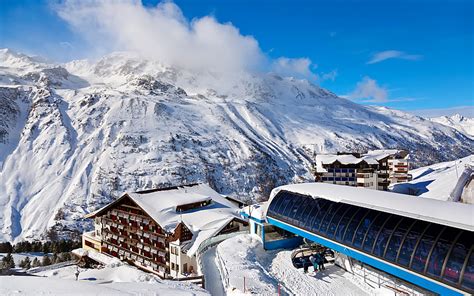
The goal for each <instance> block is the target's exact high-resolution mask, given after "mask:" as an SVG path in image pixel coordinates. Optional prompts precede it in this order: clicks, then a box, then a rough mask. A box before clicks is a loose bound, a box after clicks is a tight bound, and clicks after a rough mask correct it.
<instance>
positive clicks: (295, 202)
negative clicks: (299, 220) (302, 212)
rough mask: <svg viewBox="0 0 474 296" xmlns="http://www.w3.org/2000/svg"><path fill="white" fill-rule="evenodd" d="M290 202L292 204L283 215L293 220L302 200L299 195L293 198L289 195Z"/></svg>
mask: <svg viewBox="0 0 474 296" xmlns="http://www.w3.org/2000/svg"><path fill="white" fill-rule="evenodd" d="M287 198H288V199H289V200H290V204H289V205H288V206H287V207H286V209H285V211H284V212H283V213H282V214H283V215H284V216H285V217H288V218H293V215H294V213H295V212H296V210H297V209H298V207H299V206H300V199H301V197H300V196H299V195H296V196H293V195H288V197H287Z"/></svg>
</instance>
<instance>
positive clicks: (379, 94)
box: [346, 76, 388, 103]
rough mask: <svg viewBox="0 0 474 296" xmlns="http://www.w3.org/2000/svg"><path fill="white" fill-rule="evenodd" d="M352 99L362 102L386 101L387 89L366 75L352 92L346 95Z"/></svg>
mask: <svg viewBox="0 0 474 296" xmlns="http://www.w3.org/2000/svg"><path fill="white" fill-rule="evenodd" d="M346 97H347V98H349V99H353V100H362V101H364V102H372V103H384V102H387V101H388V90H387V88H386V87H383V86H380V85H378V84H377V81H375V80H374V79H372V78H370V77H368V76H366V77H364V78H363V79H362V80H361V81H359V82H358V83H357V85H356V88H355V89H354V91H353V92H352V93H350V94H349V95H347V96H346Z"/></svg>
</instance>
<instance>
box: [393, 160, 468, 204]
mask: <svg viewBox="0 0 474 296" xmlns="http://www.w3.org/2000/svg"><path fill="white" fill-rule="evenodd" d="M473 169H474V155H470V156H467V157H464V158H461V159H458V160H455V161H448V162H442V163H437V164H433V165H430V166H425V167H421V168H418V169H415V170H411V171H410V174H412V176H413V180H412V181H410V182H407V183H399V184H394V185H392V186H391V190H392V191H394V192H398V193H404V194H412V195H418V196H420V197H426V198H434V199H441V200H451V201H461V202H467V203H472V200H471V201H470V199H472V197H471V198H470V199H469V198H468V195H469V194H472V193H469V192H472V190H473V188H472V187H473V186H474V182H471V179H472V176H473V171H474V170H473ZM463 197H464V200H463ZM469 201H470V202H469Z"/></svg>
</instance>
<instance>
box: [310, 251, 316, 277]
mask: <svg viewBox="0 0 474 296" xmlns="http://www.w3.org/2000/svg"><path fill="white" fill-rule="evenodd" d="M309 261H310V262H311V264H313V268H314V273H317V272H318V262H317V260H316V258H314V256H313V255H311V256H309Z"/></svg>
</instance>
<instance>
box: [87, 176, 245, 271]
mask: <svg viewBox="0 0 474 296" xmlns="http://www.w3.org/2000/svg"><path fill="white" fill-rule="evenodd" d="M86 217H87V218H92V219H94V231H91V232H87V233H84V234H83V236H82V244H83V248H84V249H87V250H95V251H98V252H100V253H106V254H109V255H111V256H113V257H117V258H119V259H121V260H123V261H127V262H129V263H131V264H134V265H136V266H138V267H140V268H142V269H146V270H148V271H150V272H153V273H155V274H157V275H159V276H160V277H162V278H184V277H188V276H196V275H200V274H201V273H200V270H199V267H198V265H197V260H196V251H197V250H198V248H199V246H200V245H201V244H202V243H203V242H205V241H206V240H207V239H209V238H211V237H215V236H219V235H222V234H227V233H230V232H237V231H240V230H242V229H244V228H245V227H246V226H247V225H248V223H247V222H246V221H245V220H244V219H243V218H241V217H240V215H239V208H238V207H236V206H235V205H234V204H232V203H231V202H229V201H228V200H227V199H225V198H224V197H223V196H221V195H220V194H218V193H217V192H215V191H214V190H213V189H211V188H210V187H209V186H207V185H205V184H193V185H186V186H179V187H171V188H165V189H155V190H147V191H140V192H134V193H125V194H123V195H122V196H121V197H120V198H118V199H117V200H115V201H114V202H112V203H110V204H108V205H106V206H105V207H103V208H101V209H99V210H97V211H95V212H93V213H91V214H89V215H87V216H86Z"/></svg>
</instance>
